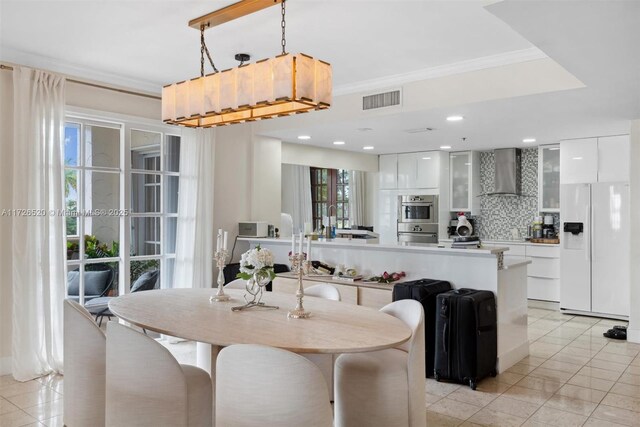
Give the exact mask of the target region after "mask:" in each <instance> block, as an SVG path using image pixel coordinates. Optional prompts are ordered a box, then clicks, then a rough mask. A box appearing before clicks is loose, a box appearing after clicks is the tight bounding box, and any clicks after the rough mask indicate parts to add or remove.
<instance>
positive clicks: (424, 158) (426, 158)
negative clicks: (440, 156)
mask: <svg viewBox="0 0 640 427" xmlns="http://www.w3.org/2000/svg"><path fill="white" fill-rule="evenodd" d="M422 160H431V157H423V158H422Z"/></svg>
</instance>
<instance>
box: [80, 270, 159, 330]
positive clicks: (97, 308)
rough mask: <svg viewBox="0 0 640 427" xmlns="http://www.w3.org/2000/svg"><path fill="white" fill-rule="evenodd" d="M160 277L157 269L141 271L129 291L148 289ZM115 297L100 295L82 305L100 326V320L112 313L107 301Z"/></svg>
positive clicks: (155, 283)
mask: <svg viewBox="0 0 640 427" xmlns="http://www.w3.org/2000/svg"><path fill="white" fill-rule="evenodd" d="M159 278H160V271H159V270H151V271H147V272H146V273H143V274H142V275H141V276H140V277H138V279H137V280H136V281H135V282H133V284H132V285H131V291H130V292H131V293H134V292H142V291H150V290H152V289H155V288H156V287H157V286H158V279H159ZM112 298H115V297H106V296H103V297H100V298H94V299H92V300H91V301H89V302H87V303H86V304H85V305H84V308H86V309H87V311H88V312H89V313H91V314H92V315H93V316H95V317H96V322H98V326H102V320H103V319H104V318H105V317H107V318H108V319H111V318H112V317H113V313H111V311H109V301H111V299H112Z"/></svg>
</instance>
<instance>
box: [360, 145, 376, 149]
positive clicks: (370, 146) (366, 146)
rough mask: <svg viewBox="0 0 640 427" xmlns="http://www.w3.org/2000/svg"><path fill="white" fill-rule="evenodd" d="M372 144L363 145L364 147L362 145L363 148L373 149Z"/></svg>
mask: <svg viewBox="0 0 640 427" xmlns="http://www.w3.org/2000/svg"><path fill="white" fill-rule="evenodd" d="M373 148H374V147H373V145H365V146H364V147H362V149H363V150H373Z"/></svg>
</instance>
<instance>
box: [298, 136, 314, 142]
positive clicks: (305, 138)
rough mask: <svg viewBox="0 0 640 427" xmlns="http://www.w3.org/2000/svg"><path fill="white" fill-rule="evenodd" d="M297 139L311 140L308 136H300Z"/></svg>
mask: <svg viewBox="0 0 640 427" xmlns="http://www.w3.org/2000/svg"><path fill="white" fill-rule="evenodd" d="M298 139H300V140H302V141H306V140H307V139H311V137H310V136H309V135H300V136H299V137H298Z"/></svg>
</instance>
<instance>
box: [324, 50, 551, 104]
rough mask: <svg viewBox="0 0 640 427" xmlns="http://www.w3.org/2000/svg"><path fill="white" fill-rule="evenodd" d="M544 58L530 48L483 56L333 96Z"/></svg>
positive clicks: (341, 89)
mask: <svg viewBox="0 0 640 427" xmlns="http://www.w3.org/2000/svg"><path fill="white" fill-rule="evenodd" d="M544 58H547V55H546V54H545V53H544V52H542V51H541V50H540V49H538V48H537V47H530V48H528V49H522V50H514V51H510V52H504V53H499V54H496V55H490V56H483V57H480V58H475V59H469V60H465V61H460V62H454V63H452V64H446V65H440V66H438V67H431V68H423V69H420V70H415V71H409V72H407V73H402V74H395V75H392V76H385V77H380V78H376V79H370V80H364V81H361V82H357V83H350V84H345V85H338V86H334V88H333V95H334V96H340V95H348V94H352V93H358V92H367V91H371V90H375V89H382V88H387V87H397V86H401V85H403V84H406V83H411V82H416V81H420V80H429V79H435V78H438V77H445V76H451V75H455V74H462V73H468V72H471V71H478V70H484V69H487V68H495V67H501V66H504V65H510V64H517V63H520V62H527V61H534V60H536V59H544Z"/></svg>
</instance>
